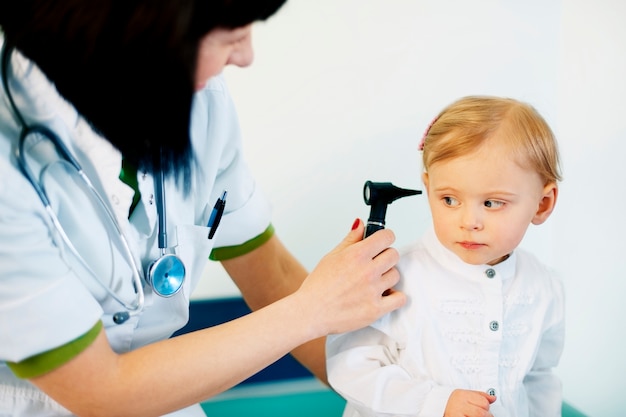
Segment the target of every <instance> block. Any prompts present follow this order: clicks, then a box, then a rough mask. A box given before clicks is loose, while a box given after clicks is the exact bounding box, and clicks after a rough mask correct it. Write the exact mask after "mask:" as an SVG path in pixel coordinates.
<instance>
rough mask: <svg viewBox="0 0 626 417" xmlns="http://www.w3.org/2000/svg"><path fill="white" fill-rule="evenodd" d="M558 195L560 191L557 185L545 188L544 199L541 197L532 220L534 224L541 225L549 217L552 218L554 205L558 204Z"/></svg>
mask: <svg viewBox="0 0 626 417" xmlns="http://www.w3.org/2000/svg"><path fill="white" fill-rule="evenodd" d="M558 195H559V189H558V188H557V186H556V184H555V183H550V184H548V185H546V186H545V187H543V197H541V201H540V202H539V207H538V208H537V212H536V213H535V216H534V217H533V219H532V222H531V223H532V224H541V223H543V222H545V221H546V220H547V219H548V217H550V214H552V210H554V205H555V204H556V198H557V196H558Z"/></svg>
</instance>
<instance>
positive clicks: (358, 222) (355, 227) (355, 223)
mask: <svg viewBox="0 0 626 417" xmlns="http://www.w3.org/2000/svg"><path fill="white" fill-rule="evenodd" d="M360 224H361V219H356V220H355V221H354V223H352V230H356V229H357V228H358V227H359V225H360Z"/></svg>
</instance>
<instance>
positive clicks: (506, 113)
mask: <svg viewBox="0 0 626 417" xmlns="http://www.w3.org/2000/svg"><path fill="white" fill-rule="evenodd" d="M496 133H497V134H496ZM496 138H497V140H498V141H505V142H506V143H507V144H508V145H509V146H510V149H511V152H512V153H513V154H514V156H515V157H517V159H516V160H517V161H518V163H520V164H521V165H523V166H527V167H529V168H531V169H534V170H535V171H536V172H537V173H538V174H539V175H540V176H541V178H542V179H543V181H544V184H549V183H551V182H554V183H557V182H558V181H560V180H561V172H560V162H559V151H558V146H557V143H556V139H555V137H554V134H553V133H552V130H551V129H550V127H549V126H548V124H547V123H546V121H545V120H544V119H543V117H541V115H540V114H539V113H538V112H537V111H536V110H535V109H534V108H533V107H532V106H530V105H528V104H526V103H522V102H520V101H517V100H514V99H510V98H501V97H490V96H469V97H464V98H461V99H460V100H457V101H455V102H454V103H452V104H450V105H449V106H448V107H446V108H445V109H444V110H443V111H442V112H441V113H440V114H439V116H437V117H436V118H435V120H434V121H433V123H432V124H431V126H430V127H429V128H428V130H427V131H426V133H425V135H424V139H423V145H422V146H423V154H422V160H423V163H424V170H425V171H426V172H428V169H429V167H430V166H432V165H433V164H435V163H437V162H441V161H445V160H448V159H452V158H456V157H459V156H463V155H468V154H470V153H472V152H473V151H475V150H477V149H478V148H479V147H480V146H481V145H483V144H484V143H485V142H487V140H495V139H496Z"/></svg>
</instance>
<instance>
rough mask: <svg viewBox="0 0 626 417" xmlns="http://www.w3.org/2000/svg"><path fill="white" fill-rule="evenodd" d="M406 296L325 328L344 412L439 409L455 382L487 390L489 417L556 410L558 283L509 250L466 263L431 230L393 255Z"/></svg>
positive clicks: (353, 415) (427, 416)
mask: <svg viewBox="0 0 626 417" xmlns="http://www.w3.org/2000/svg"><path fill="white" fill-rule="evenodd" d="M398 270H399V271H400V274H401V283H400V285H398V287H397V288H398V289H399V290H400V291H404V292H405V293H406V294H407V296H408V298H409V302H408V303H407V304H406V305H405V306H404V307H403V308H401V309H399V310H396V311H394V312H392V313H391V314H389V315H386V316H385V317H383V318H381V319H380V320H378V321H377V322H375V323H374V324H372V325H371V326H368V327H365V328H363V329H361V330H357V331H355V332H352V333H346V334H342V335H335V336H329V337H328V339H327V340H328V343H327V349H326V353H327V355H328V379H329V382H330V384H331V385H332V386H333V387H334V388H335V389H336V390H337V391H338V392H339V393H340V394H341V395H343V396H344V397H345V398H346V399H347V400H348V405H347V407H346V410H345V412H344V417H357V416H358V417H365V416H368V417H374V416H385V417H389V416H403V417H408V416H413V417H441V416H443V414H444V410H445V407H446V404H447V402H448V398H449V396H450V394H451V393H452V391H453V390H454V389H457V388H458V389H468V390H476V391H482V392H489V391H491V392H493V393H495V395H496V397H497V400H496V402H495V403H493V404H492V405H491V406H490V412H491V413H492V414H493V415H494V416H495V417H513V416H515V417H548V416H550V417H557V416H560V415H561V401H562V398H561V382H560V380H559V379H558V378H557V377H556V376H555V375H554V374H553V373H552V372H551V371H552V369H553V368H554V367H556V366H557V364H558V361H559V358H560V356H561V352H562V349H563V342H564V294H563V285H562V282H561V281H560V279H558V276H557V275H555V273H554V271H551V270H550V269H549V268H546V267H545V266H544V265H542V264H541V263H540V262H539V261H538V260H537V259H536V258H535V257H534V256H533V255H531V254H530V253H528V252H526V251H523V250H521V249H516V250H515V252H514V253H512V254H511V256H510V257H509V258H508V259H507V260H506V261H504V262H501V263H499V264H497V265H495V266H489V265H469V264H466V263H464V262H463V261H462V260H461V259H459V258H458V257H457V256H456V255H455V254H454V253H452V252H451V251H449V250H448V249H446V248H445V247H444V246H443V245H442V244H441V243H440V242H439V241H438V240H437V238H436V236H435V232H434V230H430V231H429V232H427V233H426V235H425V236H424V237H423V239H422V240H420V241H419V242H418V243H416V244H415V245H413V246H411V247H410V248H408V249H407V250H406V251H405V253H404V254H403V255H402V257H401V259H400V262H399V263H398Z"/></svg>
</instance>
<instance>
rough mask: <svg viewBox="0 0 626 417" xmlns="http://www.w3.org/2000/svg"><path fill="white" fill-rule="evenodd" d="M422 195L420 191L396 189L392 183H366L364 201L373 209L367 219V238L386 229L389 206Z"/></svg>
mask: <svg viewBox="0 0 626 417" xmlns="http://www.w3.org/2000/svg"><path fill="white" fill-rule="evenodd" d="M421 193H422V192H421V191H420V190H409V189H406V188H400V187H396V186H395V185H393V184H392V183H390V182H372V181H366V182H365V186H364V187H363V199H364V200H365V204H367V205H368V206H371V207H372V208H371V209H370V217H369V218H368V219H367V225H366V227H365V237H368V236H369V235H371V234H372V233H374V232H375V231H377V230H380V229H384V228H385V215H386V214H387V205H389V204H391V203H393V202H394V201H396V200H397V199H399V198H402V197H408V196H410V195H416V194H421Z"/></svg>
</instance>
